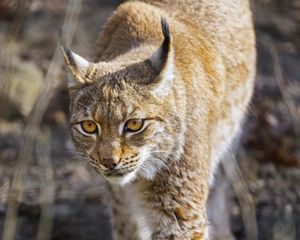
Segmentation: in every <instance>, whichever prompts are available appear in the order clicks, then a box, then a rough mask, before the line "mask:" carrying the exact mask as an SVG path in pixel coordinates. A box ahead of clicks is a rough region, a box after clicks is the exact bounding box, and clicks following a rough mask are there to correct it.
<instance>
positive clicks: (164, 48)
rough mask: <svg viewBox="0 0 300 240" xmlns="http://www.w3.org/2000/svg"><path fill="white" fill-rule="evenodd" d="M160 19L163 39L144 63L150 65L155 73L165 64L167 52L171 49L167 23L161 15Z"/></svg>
mask: <svg viewBox="0 0 300 240" xmlns="http://www.w3.org/2000/svg"><path fill="white" fill-rule="evenodd" d="M160 20H161V21H160V22H161V30H162V33H163V36H164V40H163V42H162V44H161V46H160V47H159V49H157V51H156V52H155V53H154V54H153V55H152V56H151V57H150V58H149V59H147V60H146V63H148V64H149V65H150V66H151V68H152V69H153V70H154V71H155V72H156V74H157V75H158V74H159V73H160V72H161V71H162V69H163V68H164V66H165V65H166V64H167V60H168V57H169V52H170V49H171V34H170V30H169V24H168V23H167V21H166V19H165V18H163V17H161V19H160Z"/></svg>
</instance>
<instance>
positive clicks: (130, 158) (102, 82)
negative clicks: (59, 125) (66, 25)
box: [63, 22, 184, 184]
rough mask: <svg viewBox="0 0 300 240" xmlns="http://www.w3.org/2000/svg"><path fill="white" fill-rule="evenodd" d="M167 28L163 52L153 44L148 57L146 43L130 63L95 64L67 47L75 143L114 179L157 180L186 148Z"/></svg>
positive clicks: (93, 165) (100, 171)
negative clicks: (176, 97) (157, 174)
mask: <svg viewBox="0 0 300 240" xmlns="http://www.w3.org/2000/svg"><path fill="white" fill-rule="evenodd" d="M162 27H163V33H164V41H163V44H162V46H161V47H160V48H158V50H157V47H153V49H151V51H150V52H151V54H150V55H152V56H150V57H148V58H147V54H149V49H148V50H147V51H146V54H145V49H143V47H141V48H140V49H134V50H133V52H132V53H131V54H129V55H128V60H127V61H126V57H125V59H121V60H120V59H117V60H115V61H112V62H109V63H107V62H103V63H101V62H100V63H96V64H94V63H89V62H87V61H86V60H84V59H83V58H81V57H80V56H78V55H76V54H74V53H72V52H70V51H69V50H68V49H66V48H63V53H64V56H65V62H66V65H67V67H68V69H69V71H70V73H71V76H72V80H71V84H70V98H71V129H72V136H73V139H74V143H75V145H76V147H77V149H78V150H79V152H80V154H81V155H82V156H84V157H85V158H87V159H88V161H89V163H90V164H91V166H92V167H93V168H94V169H95V170H96V171H97V172H98V173H100V174H102V175H103V176H104V177H106V178H107V179H108V180H109V181H111V182H114V183H118V184H125V183H127V182H129V181H131V180H134V179H135V178H136V177H137V176H140V177H144V178H147V179H152V178H153V177H154V175H155V174H156V172H157V170H159V169H160V168H161V167H167V165H168V161H171V160H174V159H175V158H176V156H178V155H179V152H180V151H181V146H183V132H184V127H183V124H182V123H183V119H181V118H180V117H179V116H178V109H177V107H176V104H174V102H175V101H174V98H175V94H174V92H173V82H174V81H175V77H174V75H175V74H174V71H175V70H174V66H173V53H172V49H171V38H170V35H169V30H168V26H167V24H166V23H164V22H162ZM152 50H153V51H154V53H152ZM144 55H146V58H145V56H144ZM140 58H142V60H141V59H140ZM143 58H144V60H143ZM145 59H146V60H145ZM125 62H126V63H125ZM175 146H176V147H175Z"/></svg>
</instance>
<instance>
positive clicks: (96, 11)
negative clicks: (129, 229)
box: [0, 0, 300, 240]
mask: <svg viewBox="0 0 300 240" xmlns="http://www.w3.org/2000/svg"><path fill="white" fill-rule="evenodd" d="M120 2H121V1H120V0H89V1H87V0H86V1H83V0H27V1H20V0H19V1H18V0H0V239H3V240H13V239H18V240H32V239H37V240H47V239H53V240H110V239H111V233H110V225H109V216H108V209H107V208H106V206H105V202H106V201H107V200H106V199H105V195H104V193H103V192H104V191H103V190H104V185H105V184H104V182H103V180H102V179H101V178H100V177H99V176H97V175H96V174H94V173H93V172H92V171H91V170H90V169H89V168H88V166H87V165H86V163H85V162H82V161H81V160H80V159H78V158H77V157H76V155H75V149H74V147H73V145H72V142H71V140H70V137H69V125H68V116H69V113H68V92H67V89H66V74H65V71H64V69H63V65H62V56H61V54H60V52H59V48H58V47H59V45H58V44H59V43H58V35H59V31H60V29H61V28H62V29H63V31H64V33H65V35H66V36H67V41H68V42H69V44H71V46H72V50H73V51H74V52H76V53H79V54H80V55H82V56H84V57H86V58H87V59H89V60H93V57H94V56H93V53H94V52H95V48H96V45H95V41H96V38H97V35H98V33H99V31H100V30H101V28H102V27H103V24H104V23H105V21H106V19H107V18H108V17H109V15H110V14H111V13H112V12H113V10H114V9H115V8H116V6H117V5H118V4H119V3H120ZM252 8H253V13H254V21H255V28H256V33H257V53H258V61H257V67H258V71H257V77H256V78H257V79H256V86H255V93H254V97H253V100H252V102H251V106H250V109H249V113H248V116H247V119H246V121H245V123H244V124H243V129H244V131H243V135H242V139H241V141H240V143H239V146H238V149H237V154H236V156H235V157H234V156H228V157H227V158H228V159H226V161H224V164H222V165H221V166H220V169H219V172H218V174H217V177H216V187H215V188H214V189H213V190H212V193H211V196H210V199H209V202H208V211H209V216H210V218H211V221H212V222H213V223H214V225H215V226H216V228H215V231H216V236H217V237H218V239H238V240H240V239H241V240H243V239H249V240H255V239H259V240H264V239H266V240H269V239H276V240H277V239H278V240H281V239H287V240H288V239H291V240H292V239H300V171H299V163H300V155H299V152H300V0H254V1H253V2H252ZM237 21H238V19H237Z"/></svg>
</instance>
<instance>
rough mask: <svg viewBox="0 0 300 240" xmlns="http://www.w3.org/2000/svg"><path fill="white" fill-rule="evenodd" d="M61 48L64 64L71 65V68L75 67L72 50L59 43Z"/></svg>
mask: <svg viewBox="0 0 300 240" xmlns="http://www.w3.org/2000/svg"><path fill="white" fill-rule="evenodd" d="M61 49H62V52H63V54H64V57H65V61H66V64H68V65H71V66H72V67H73V68H77V64H76V62H75V59H74V57H73V54H72V52H71V51H70V50H69V49H68V48H67V47H66V46H65V45H61Z"/></svg>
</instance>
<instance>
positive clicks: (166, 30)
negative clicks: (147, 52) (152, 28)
mask: <svg viewBox="0 0 300 240" xmlns="http://www.w3.org/2000/svg"><path fill="white" fill-rule="evenodd" d="M160 22H161V29H162V32H163V35H164V42H163V44H162V48H163V50H164V51H167V52H168V50H169V48H170V42H171V34H170V28H169V24H168V22H167V20H166V19H165V18H163V17H161V19H160Z"/></svg>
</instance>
